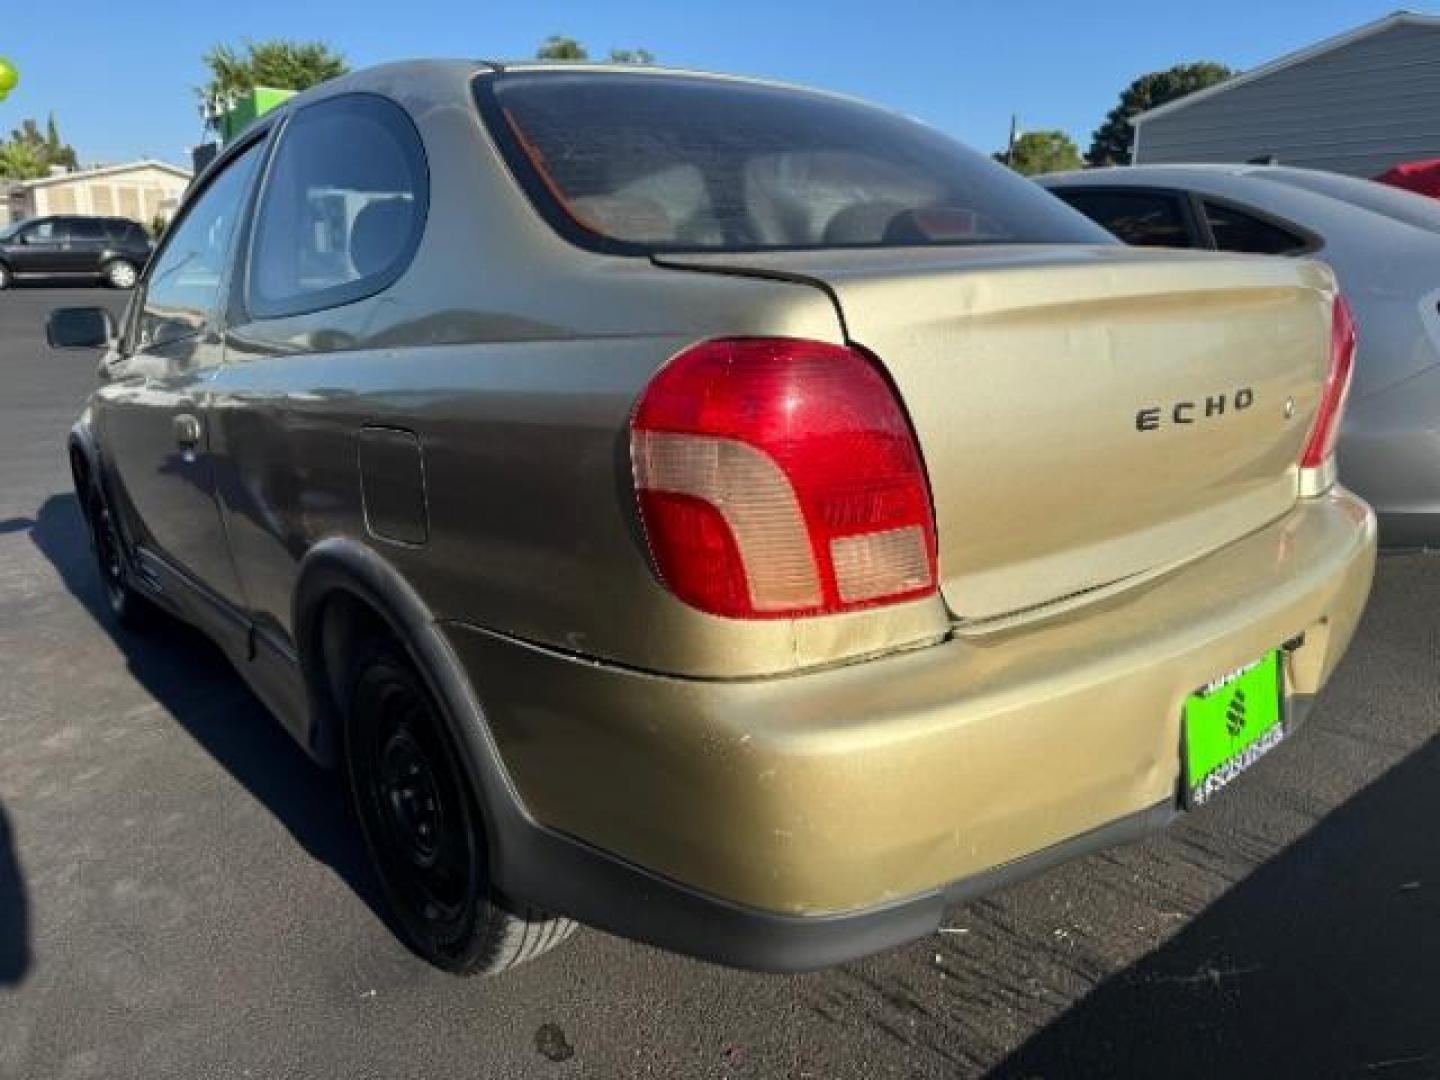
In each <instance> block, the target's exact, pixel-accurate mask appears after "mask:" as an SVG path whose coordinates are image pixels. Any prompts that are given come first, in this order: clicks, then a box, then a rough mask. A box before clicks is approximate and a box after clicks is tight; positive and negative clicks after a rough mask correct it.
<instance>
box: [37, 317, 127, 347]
mask: <svg viewBox="0 0 1440 1080" xmlns="http://www.w3.org/2000/svg"><path fill="white" fill-rule="evenodd" d="M114 337H115V319H114V318H113V317H112V316H111V314H110V312H109V311H107V310H106V309H105V308H102V307H67V308H56V309H55V310H54V311H52V312H51V313H50V319H49V321H48V322H47V323H46V324H45V338H46V340H47V341H49V342H50V347H51V348H52V349H103V348H104V347H105V346H106V345H108V344H110V342H111V340H112V339H113V338H114Z"/></svg>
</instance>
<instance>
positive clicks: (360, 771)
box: [345, 641, 575, 975]
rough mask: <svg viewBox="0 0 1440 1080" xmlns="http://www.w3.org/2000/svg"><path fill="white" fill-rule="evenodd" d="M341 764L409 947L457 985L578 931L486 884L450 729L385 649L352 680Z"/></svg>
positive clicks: (472, 803) (474, 807) (389, 646)
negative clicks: (458, 979) (459, 978)
mask: <svg viewBox="0 0 1440 1080" xmlns="http://www.w3.org/2000/svg"><path fill="white" fill-rule="evenodd" d="M349 688H350V692H349V695H348V708H347V713H348V715H347V717H346V731H345V736H346V738H345V756H346V762H347V769H348V773H349V779H350V791H351V795H352V798H353V799H354V803H355V809H356V813H357V815H358V816H359V818H360V824H361V828H362V830H363V832H364V835H365V841H366V845H367V846H368V848H369V850H370V855H371V858H372V859H373V861H374V864H375V868H376V871H377V872H378V874H379V877H380V882H381V885H382V886H383V888H384V890H385V894H386V897H387V899H388V900H389V902H390V906H391V908H392V910H393V911H394V913H395V917H396V919H397V921H398V922H399V924H400V928H401V930H402V932H403V933H404V935H405V937H406V939H407V940H408V942H409V944H410V946H411V947H412V948H413V949H414V950H415V951H416V952H417V953H419V954H420V955H421V956H422V957H424V958H425V959H426V960H428V961H430V962H431V963H433V964H435V965H436V966H437V967H440V968H443V969H445V970H446V971H451V972H454V973H456V974H460V975H472V974H481V973H484V974H494V973H497V972H500V971H504V970H505V969H507V968H510V967H513V966H515V965H516V964H520V963H523V962H524V961H526V960H529V959H532V958H533V957H536V956H539V955H540V954H541V953H543V952H545V951H547V950H548V949H550V948H551V947H552V946H554V945H557V944H559V943H560V942H561V941H563V940H564V939H565V938H567V937H569V936H570V934H571V933H572V932H573V930H574V928H575V924H574V923H572V922H571V921H570V920H568V919H559V918H554V917H552V916H549V915H547V914H545V913H543V912H538V911H533V910H515V909H514V908H513V907H512V906H511V905H508V904H507V903H505V902H504V901H503V900H502V899H501V898H499V897H497V896H496V895H495V894H494V892H493V890H492V888H491V885H490V881H489V874H488V872H487V861H486V847H485V837H484V827H483V822H482V819H481V815H480V808H479V804H478V803H477V801H476V799H475V797H474V795H473V793H472V791H471V789H470V784H469V782H468V780H467V778H466V776H465V773H464V770H463V769H462V767H461V765H460V762H459V757H458V754H457V753H456V750H455V747H454V744H453V740H452V739H451V737H450V734H449V731H448V728H447V725H446V723H445V718H444V716H443V715H442V714H441V712H440V709H439V707H438V705H437V704H436V702H435V701H434V699H433V698H432V697H431V695H430V692H429V690H428V688H427V687H426V686H425V684H424V682H423V681H422V680H421V678H420V677H419V675H418V673H417V672H416V671H415V669H414V667H413V666H412V665H411V664H410V662H409V660H408V659H407V658H406V657H405V655H404V653H403V651H402V650H401V649H399V648H398V647H397V646H396V645H394V644H393V643H391V642H388V641H382V642H377V643H375V644H374V645H373V646H372V647H371V648H369V649H367V650H365V651H364V652H363V653H362V655H361V657H360V659H359V661H358V662H357V663H355V664H354V665H353V666H352V668H351V672H350V679H349Z"/></svg>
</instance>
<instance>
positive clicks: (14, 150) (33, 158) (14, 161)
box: [0, 142, 50, 180]
mask: <svg viewBox="0 0 1440 1080" xmlns="http://www.w3.org/2000/svg"><path fill="white" fill-rule="evenodd" d="M49 171H50V170H49V167H48V166H47V165H46V164H45V161H44V159H43V158H42V157H41V156H40V153H39V151H38V150H36V149H35V147H33V146H31V145H30V144H29V143H23V142H7V143H0V177H4V178H5V179H7V180H36V179H38V178H39V177H42V176H44V175H45V174H46V173H48V172H49Z"/></svg>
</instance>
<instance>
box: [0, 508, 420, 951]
mask: <svg viewBox="0 0 1440 1080" xmlns="http://www.w3.org/2000/svg"><path fill="white" fill-rule="evenodd" d="M29 530H30V538H31V540H32V541H33V542H34V544H35V546H36V547H37V548H39V549H40V551H41V552H42V553H43V554H44V555H45V557H46V558H47V559H49V560H50V562H51V564H52V565H53V566H54V567H55V569H56V570H57V571H58V573H59V575H60V579H61V580H62V581H63V582H64V584H65V587H66V588H67V589H68V590H69V591H70V593H71V595H73V596H74V597H75V598H76V599H77V600H78V601H79V602H80V604H81V605H82V606H83V607H84V609H85V610H86V611H87V612H88V613H89V614H90V616H91V617H92V618H94V619H95V621H96V622H98V623H100V624H101V625H102V626H103V627H104V628H105V629H106V631H107V632H108V633H109V634H110V635H111V637H112V638H113V639H114V640H115V642H116V644H117V645H118V646H119V647H120V650H121V651H122V652H123V653H124V655H125V661H126V664H127V666H128V668H129V670H130V673H131V674H132V675H133V676H134V677H135V679H136V680H137V681H138V682H139V683H140V684H141V685H142V686H144V687H145V689H146V690H147V691H148V692H149V693H150V694H151V695H152V696H153V697H154V698H155V700H156V701H157V702H158V703H159V704H160V705H161V706H163V707H164V708H165V709H166V710H167V711H168V712H169V713H170V715H172V716H173V717H174V718H175V720H176V722H177V723H178V724H179V725H180V726H181V727H183V728H184V729H185V731H186V732H187V733H188V734H189V735H190V737H191V738H193V739H194V740H195V741H196V742H197V743H199V744H200V746H201V747H203V748H204V749H205V751H206V752H207V753H209V754H210V756H211V757H213V758H214V759H215V760H216V761H217V762H219V763H220V764H221V765H223V766H224V767H225V769H226V770H227V771H228V772H229V773H230V775H231V776H233V777H234V778H235V779H236V780H237V781H238V782H239V783H240V784H242V785H243V786H244V787H245V788H246V790H248V791H249V792H250V793H251V794H252V795H253V796H254V797H255V798H256V799H258V800H259V801H260V802H261V803H262V804H263V805H264V806H265V807H267V808H268V809H269V810H270V812H271V813H272V814H274V815H275V817H276V818H277V819H278V820H279V821H280V822H281V823H283V824H284V825H285V827H286V828H287V829H288V830H289V832H290V834H291V836H293V837H294V838H295V840H296V842H298V843H299V844H300V845H301V847H302V848H304V850H305V851H306V852H307V853H308V854H309V855H310V856H311V857H312V858H314V859H316V860H318V861H320V862H322V863H324V864H326V865H328V866H329V867H330V868H331V869H332V870H333V871H334V872H335V873H336V874H337V875H338V876H339V877H340V879H341V880H343V881H344V882H345V883H346V885H348V886H349V888H350V889H351V890H352V891H353V892H354V893H355V895H356V896H357V897H359V898H360V899H361V900H362V901H364V902H365V904H367V905H368V906H369V907H370V909H371V910H372V911H373V912H374V913H375V915H376V916H377V918H379V919H380V920H381V922H383V923H384V924H385V925H386V926H387V927H388V928H389V929H390V930H391V931H392V932H394V931H395V929H396V927H395V924H394V923H393V922H392V921H391V919H390V916H389V913H388V911H387V910H386V907H385V905H384V902H383V899H382V896H381V892H380V887H379V883H378V882H377V881H376V879H375V877H374V875H373V872H372V871H371V868H370V863H369V860H368V857H367V856H366V853H365V849H364V842H363V840H362V839H361V837H360V834H359V829H358V826H357V825H356V823H355V819H354V817H353V816H352V814H351V811H350V805H349V801H348V797H347V794H346V791H345V787H344V784H343V782H342V779H341V776H340V774H339V773H338V772H329V771H326V770H324V769H322V768H320V766H318V765H316V764H315V763H314V762H313V761H312V760H311V759H310V758H309V757H308V756H307V755H306V753H305V752H304V751H303V750H302V749H301V748H300V747H299V745H298V744H296V742H295V741H294V740H293V739H292V738H291V737H290V736H289V735H288V734H287V733H286V732H285V730H284V729H283V728H282V727H281V726H280V724H279V722H278V721H277V720H276V719H275V718H274V717H273V716H271V714H270V713H269V711H268V710H267V709H266V708H265V707H264V706H263V705H262V704H261V703H260V702H259V700H258V699H257V698H256V697H255V696H254V695H253V694H252V693H251V692H250V690H249V688H248V687H247V686H246V685H245V683H244V680H243V679H242V678H241V677H240V675H239V674H238V673H237V672H236V671H235V669H234V668H233V667H232V666H231V664H230V662H229V660H227V659H226V657H225V655H224V653H223V652H221V650H220V649H219V648H218V647H217V646H216V645H214V644H212V643H211V642H210V640H209V639H208V638H206V637H205V636H204V635H202V634H200V633H198V632H188V633H187V632H184V631H183V630H182V632H179V633H173V632H172V633H167V632H166V630H167V629H174V628H176V627H179V626H180V625H181V624H179V623H177V622H172V621H171V620H170V618H169V616H165V615H157V616H156V620H157V622H158V624H159V625H157V626H155V627H154V628H153V629H146V630H140V631H130V630H127V629H125V628H122V627H120V626H118V625H117V623H116V622H115V619H114V617H113V615H112V614H111V612H110V609H109V606H108V605H107V604H106V602H105V598H104V594H103V591H102V589H101V585H100V580H99V577H98V574H97V573H96V571H95V568H94V562H93V559H92V556H91V551H90V541H89V536H88V531H87V529H86V526H85V522H84V519H83V517H82V515H81V511H80V504H79V500H78V499H76V497H75V496H74V495H73V494H70V493H67V494H63V495H52V496H51V497H50V498H49V499H47V500H46V501H45V503H44V505H42V506H41V507H40V510H39V512H38V513H37V515H36V517H35V520H34V521H33V523H31V524H30V526H29ZM167 622H168V623H170V625H169V627H167V626H166V625H165V624H166V623H167ZM0 874H3V867H0ZM3 880H4V879H3V877H0V882H3ZM3 897H4V893H3V885H0V902H3ZM0 977H3V966H0Z"/></svg>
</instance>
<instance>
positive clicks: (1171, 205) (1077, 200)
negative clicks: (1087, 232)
mask: <svg viewBox="0 0 1440 1080" xmlns="http://www.w3.org/2000/svg"><path fill="white" fill-rule="evenodd" d="M1055 194H1056V195H1059V196H1060V198H1062V199H1064V200H1065V201H1066V202H1068V203H1069V204H1070V205H1071V206H1073V207H1074V208H1075V209H1076V210H1079V211H1080V212H1081V213H1082V214H1084V215H1085V216H1086V217H1088V218H1090V219H1091V220H1092V221H1095V222H1097V223H1098V224H1100V225H1103V226H1104V227H1105V228H1107V229H1109V230H1110V231H1111V232H1112V233H1114V234H1115V235H1116V236H1118V237H1119V238H1120V239H1121V240H1124V241H1125V243H1127V244H1133V245H1135V246H1136V247H1172V248H1188V247H1195V246H1196V245H1195V243H1194V242H1193V241H1192V239H1191V237H1190V230H1189V229H1188V228H1187V227H1186V225H1185V212H1184V210H1182V209H1181V205H1180V199H1179V197H1178V196H1175V195H1167V194H1164V193H1161V192H1153V191H1089V190H1086V189H1082V188H1070V189H1068V190H1059V191H1056V192H1055Z"/></svg>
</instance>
